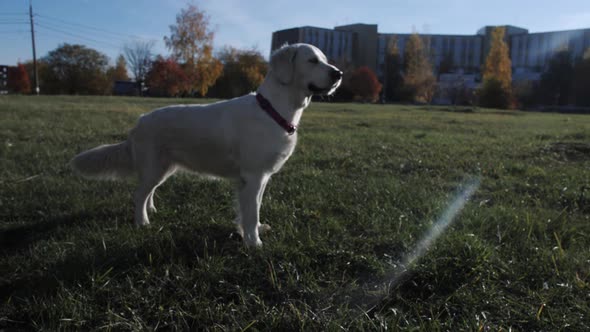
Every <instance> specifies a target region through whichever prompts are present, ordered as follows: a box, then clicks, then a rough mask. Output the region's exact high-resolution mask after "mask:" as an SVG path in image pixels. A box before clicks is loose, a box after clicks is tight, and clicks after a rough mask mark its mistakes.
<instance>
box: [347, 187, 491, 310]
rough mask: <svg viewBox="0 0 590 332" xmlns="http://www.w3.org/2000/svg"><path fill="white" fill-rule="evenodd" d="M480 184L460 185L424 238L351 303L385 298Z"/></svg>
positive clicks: (452, 219) (370, 304) (361, 303)
mask: <svg viewBox="0 0 590 332" xmlns="http://www.w3.org/2000/svg"><path fill="white" fill-rule="evenodd" d="M480 183H481V181H480V178H479V177H478V178H474V179H471V180H469V181H467V182H466V183H464V184H463V185H462V188H463V189H462V190H460V191H459V192H458V193H457V194H456V195H455V196H454V197H453V199H452V200H451V201H450V203H449V205H448V206H447V208H446V209H445V210H444V212H443V213H442V214H441V216H440V217H439V218H438V219H437V220H436V222H435V223H434V224H433V225H432V227H431V228H430V229H429V230H428V231H427V232H426V233H425V234H424V236H422V238H421V239H420V241H418V243H417V244H416V246H415V247H414V249H413V250H412V251H410V252H408V253H407V254H406V255H404V256H403V257H402V259H401V260H400V263H399V265H398V266H397V267H396V268H394V269H392V270H391V271H389V272H387V273H386V275H385V277H383V278H382V279H381V281H379V282H377V283H373V284H370V285H366V286H365V287H364V288H365V290H366V292H367V293H366V294H364V296H363V298H364V299H358V298H357V300H356V301H355V300H354V298H353V301H351V303H356V304H357V305H364V306H369V307H371V306H375V305H376V304H377V303H378V302H380V301H381V300H382V299H383V298H384V297H386V296H387V295H388V294H389V293H390V289H392V288H393V287H395V286H396V285H397V284H399V282H400V281H401V280H402V278H403V277H404V276H405V275H406V274H407V272H408V271H409V270H410V268H411V265H412V264H413V263H414V262H416V261H417V260H418V259H420V258H421V257H422V256H424V254H425V253H426V252H427V251H428V248H430V246H432V244H433V243H434V241H436V239H438V238H439V237H440V236H441V235H442V233H443V232H444V231H445V230H446V229H447V228H448V227H449V226H450V225H451V224H452V223H453V221H454V220H455V217H456V216H457V215H458V214H459V212H461V210H462V209H463V207H465V204H467V202H468V201H469V199H470V198H471V196H473V194H474V193H475V192H476V191H477V189H478V188H479V185H480Z"/></svg>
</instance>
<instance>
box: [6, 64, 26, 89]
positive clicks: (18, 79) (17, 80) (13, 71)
mask: <svg viewBox="0 0 590 332" xmlns="http://www.w3.org/2000/svg"><path fill="white" fill-rule="evenodd" d="M8 90H9V91H10V92H12V93H22V94H28V93H30V92H31V81H30V80H29V74H28V73H27V69H26V68H25V66H24V65H23V64H22V63H19V64H18V65H17V66H16V67H10V68H9V69H8Z"/></svg>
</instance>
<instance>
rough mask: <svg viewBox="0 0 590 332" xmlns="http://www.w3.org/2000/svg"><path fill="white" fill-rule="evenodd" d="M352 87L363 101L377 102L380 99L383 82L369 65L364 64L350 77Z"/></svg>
mask: <svg viewBox="0 0 590 332" xmlns="http://www.w3.org/2000/svg"><path fill="white" fill-rule="evenodd" d="M350 84H351V86H350V89H351V91H352V92H353V93H354V95H355V96H356V97H357V98H359V99H360V100H361V101H370V102H375V101H377V99H379V93H380V92H381V83H379V81H378V80H377V76H375V73H373V71H372V70H371V69H369V67H367V66H363V67H360V68H359V69H357V70H355V71H354V72H353V74H352V77H351V79H350Z"/></svg>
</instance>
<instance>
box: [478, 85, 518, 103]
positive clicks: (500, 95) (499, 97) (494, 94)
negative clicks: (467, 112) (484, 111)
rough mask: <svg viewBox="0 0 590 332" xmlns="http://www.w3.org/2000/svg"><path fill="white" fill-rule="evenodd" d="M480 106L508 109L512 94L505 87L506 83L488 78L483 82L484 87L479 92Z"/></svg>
mask: <svg viewBox="0 0 590 332" xmlns="http://www.w3.org/2000/svg"><path fill="white" fill-rule="evenodd" d="M477 95H478V98H479V104H480V105H482V106H484V107H491V108H504V109H506V108H508V107H509V106H510V100H511V93H510V90H507V89H506V88H505V86H504V82H502V81H500V80H498V79H496V78H488V79H487V80H485V81H483V84H482V87H481V88H480V89H479V90H478V91H477Z"/></svg>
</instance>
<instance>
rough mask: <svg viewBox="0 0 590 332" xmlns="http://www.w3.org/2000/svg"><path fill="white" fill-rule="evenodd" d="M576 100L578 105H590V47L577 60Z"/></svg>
mask: <svg viewBox="0 0 590 332" xmlns="http://www.w3.org/2000/svg"><path fill="white" fill-rule="evenodd" d="M573 95H574V101H575V103H576V105H578V106H590V48H588V49H587V50H586V52H584V55H583V56H582V58H581V59H580V60H578V61H577V63H576V66H575V69H574V82H573Z"/></svg>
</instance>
